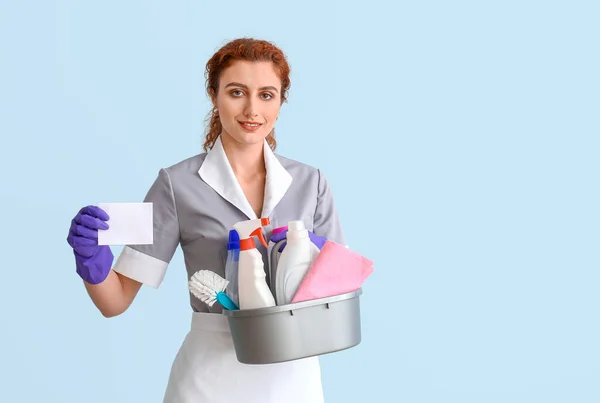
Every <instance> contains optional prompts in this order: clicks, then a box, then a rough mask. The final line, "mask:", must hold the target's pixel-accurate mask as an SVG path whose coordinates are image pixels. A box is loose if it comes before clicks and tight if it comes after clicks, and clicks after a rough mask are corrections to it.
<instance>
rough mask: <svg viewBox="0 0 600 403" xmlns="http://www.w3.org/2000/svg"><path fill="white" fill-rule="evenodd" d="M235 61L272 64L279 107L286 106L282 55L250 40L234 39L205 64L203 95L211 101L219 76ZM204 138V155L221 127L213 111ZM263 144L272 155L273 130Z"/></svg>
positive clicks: (286, 67) (268, 45)
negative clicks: (276, 81)
mask: <svg viewBox="0 0 600 403" xmlns="http://www.w3.org/2000/svg"><path fill="white" fill-rule="evenodd" d="M236 60H243V61H249V62H273V67H274V68H275V72H276V73H277V75H278V76H279V78H280V79H281V103H282V104H283V103H284V102H287V93H288V90H289V88H290V84H291V83H290V66H289V64H288V62H287V59H286V57H285V55H284V53H283V52H282V51H281V49H279V48H278V47H276V46H275V45H274V44H273V43H271V42H267V41H264V40H259V39H253V38H240V39H234V40H233V41H231V42H228V43H226V44H225V45H224V46H223V47H222V48H221V49H219V50H218V51H217V52H216V53H215V54H214V55H213V56H212V57H211V58H210V60H209V61H208V62H207V63H206V72H205V77H206V92H207V93H208V95H209V97H210V98H211V99H212V100H214V99H216V96H217V91H218V89H219V79H220V78H221V73H222V72H223V70H225V69H226V68H227V67H229V66H231V64H232V63H233V62H234V61H236ZM206 120H207V123H208V124H207V128H206V138H205V140H204V150H205V151H208V150H209V149H211V148H212V147H213V146H214V145H215V141H216V140H217V137H219V134H220V133H221V130H222V129H223V126H222V125H221V120H220V118H219V114H218V111H217V110H216V108H213V109H212V111H210V112H209V114H208V117H207V119H206ZM266 140H267V143H268V144H269V147H271V149H272V150H273V151H274V150H275V147H277V141H276V140H275V129H273V130H272V131H271V133H269V135H268V136H267V139H266Z"/></svg>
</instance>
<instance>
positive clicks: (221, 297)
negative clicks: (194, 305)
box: [188, 270, 239, 311]
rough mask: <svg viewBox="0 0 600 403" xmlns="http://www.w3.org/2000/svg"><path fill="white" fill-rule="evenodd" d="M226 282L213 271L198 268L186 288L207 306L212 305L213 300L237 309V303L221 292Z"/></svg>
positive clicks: (231, 308) (228, 307)
mask: <svg viewBox="0 0 600 403" xmlns="http://www.w3.org/2000/svg"><path fill="white" fill-rule="evenodd" d="M228 284H229V281H227V280H225V279H224V278H223V277H221V276H219V275H218V274H217V273H215V272H212V271H210V270H198V271H197V272H196V273H194V274H193V275H192V278H191V279H190V281H189V282H188V288H189V289H190V292H191V293H192V294H193V295H194V296H195V297H196V298H198V299H199V300H200V301H202V302H204V303H206V304H208V306H213V305H214V303H215V302H219V303H220V304H221V305H223V308H225V309H228V310H230V311H233V310H237V309H239V308H238V307H237V305H236V304H235V303H234V302H233V301H232V300H231V298H229V296H228V295H227V294H225V293H224V292H223V291H225V288H226V287H227V285H228Z"/></svg>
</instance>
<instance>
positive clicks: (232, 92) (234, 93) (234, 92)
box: [231, 90, 242, 97]
mask: <svg viewBox="0 0 600 403" xmlns="http://www.w3.org/2000/svg"><path fill="white" fill-rule="evenodd" d="M231 95H233V96H234V97H239V96H241V95H242V91H240V90H235V91H231Z"/></svg>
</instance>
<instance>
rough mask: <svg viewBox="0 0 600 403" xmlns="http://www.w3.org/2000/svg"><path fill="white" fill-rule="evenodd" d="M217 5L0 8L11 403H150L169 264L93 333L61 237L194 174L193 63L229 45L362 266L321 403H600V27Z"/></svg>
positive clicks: (546, 15) (565, 11)
mask: <svg viewBox="0 0 600 403" xmlns="http://www.w3.org/2000/svg"><path fill="white" fill-rule="evenodd" d="M216 3H218V2H201V1H186V2H177V1H169V2H167V1H163V2H158V1H103V2H93V1H87V2H85V1H79V2H78V1H70V2H69V1H37V2H34V1H19V2H17V1H2V2H0V4H1V5H0V58H1V60H0V134H1V139H2V140H1V141H2V143H1V147H0V164H1V165H0V168H1V175H2V176H1V179H2V182H1V183H2V186H1V187H0V189H1V203H2V208H1V210H0V211H1V213H2V220H1V222H2V231H1V245H2V250H3V254H2V256H3V268H2V291H1V292H0V323H1V329H2V330H1V332H0V379H2V382H0V383H1V384H2V387H0V401H2V402H11V403H17V402H36V401H45V402H61V403H67V402H78V403H79V402H86V403H94V402H109V401H110V402H115V403H117V402H145V403H152V402H160V401H161V400H162V395H163V391H164V387H165V385H166V381H167V377H168V373H169V370H170V365H171V363H172V360H173V358H174V355H175V354H176V352H177V350H178V348H179V346H180V343H181V342H182V340H183V337H184V335H185V333H186V331H187V329H188V326H189V318H190V308H189V305H188V292H187V288H186V282H185V270H184V268H183V259H182V255H181V252H180V250H178V252H177V254H176V255H175V258H174V260H173V261H172V264H171V266H170V269H169V271H168V273H167V276H166V279H165V281H164V283H163V285H162V286H161V288H160V289H159V290H158V291H155V290H152V289H149V288H143V289H142V291H141V292H140V294H139V296H138V298H137V299H136V301H135V302H134V304H133V306H132V307H131V308H130V309H129V310H128V311H127V312H126V313H125V314H123V315H122V316H119V317H116V318H112V319H105V318H103V317H102V316H101V315H100V313H99V312H98V311H97V310H96V309H95V307H94V306H93V304H92V302H91V301H90V299H89V298H88V296H87V294H86V292H85V289H84V287H83V285H82V284H81V281H80V279H79V277H77V275H76V274H75V268H74V261H73V256H72V253H71V250H70V248H69V246H68V245H67V243H66V241H65V238H66V236H67V230H68V227H69V223H70V220H71V218H72V217H73V215H74V214H75V213H76V212H77V210H78V209H79V208H80V207H81V206H83V205H87V204H93V203H99V202H107V201H111V202H116V201H139V200H141V199H142V198H143V196H144V195H145V193H146V191H147V189H148V187H149V186H150V184H151V183H152V181H153V180H154V178H155V177H156V174H157V172H158V170H159V169H160V168H161V167H165V166H169V165H171V164H173V163H175V162H177V161H179V160H181V159H184V158H187V157H188V156H191V155H194V154H196V153H198V152H200V145H201V142H202V138H203V130H204V126H203V123H204V118H205V116H206V113H207V112H208V110H209V104H208V101H207V98H206V95H205V92H204V75H203V73H204V64H205V63H206V61H207V60H208V58H209V57H210V56H211V55H212V54H213V52H214V51H215V50H216V49H217V48H218V47H220V46H221V45H222V44H223V43H224V42H225V41H226V40H229V39H233V38H235V37H238V36H244V35H250V36H254V37H257V38H264V39H268V40H272V41H274V42H275V43H276V44H277V45H279V46H281V47H282V48H283V50H284V51H285V52H286V53H287V55H288V57H289V59H290V62H291V65H292V70H293V72H292V90H291V96H290V99H289V104H286V105H284V107H283V111H282V115H281V117H280V119H279V121H278V124H277V132H278V139H279V148H278V152H279V153H281V154H283V155H285V156H287V157H291V158H295V159H299V160H301V161H304V162H306V163H309V164H312V165H314V166H318V167H320V168H322V169H323V170H324V171H325V172H326V174H327V176H328V177H329V179H330V181H331V184H332V186H333V190H334V192H335V195H336V199H337V201H338V206H339V211H340V215H341V217H342V220H343V223H344V229H345V232H346V234H347V238H348V242H349V243H350V246H351V248H352V249H354V250H356V251H358V252H360V253H362V254H363V255H365V256H367V257H368V258H370V259H372V260H373V261H374V262H375V269H376V271H375V273H374V274H373V275H372V276H371V277H370V278H369V279H368V280H367V283H366V284H365V289H364V291H365V294H364V295H363V297H362V309H363V342H362V343H361V344H360V346H358V347H357V348H354V349H351V350H348V351H345V352H341V353H338V354H333V355H329V356H326V357H323V358H322V366H323V378H324V388H325V394H326V401H327V402H328V403H336V402H339V403H346V402H364V401H374V400H375V399H378V400H379V401H384V402H411V403H417V402H460V403H466V402H474V403H475V402H477V403H479V402H511V403H514V402H578V403H583V402H598V401H600V383H599V382H598V381H599V379H600V363H599V362H600V348H599V347H598V343H599V340H600V327H599V326H598V307H599V302H600V299H599V291H598V289H599V286H600V284H599V283H600V276H599V274H598V267H599V263H600V257H599V248H598V244H599V242H600V234H599V226H600V225H599V224H600V214H599V213H598V206H599V204H600V192H599V190H598V174H599V172H600V157H599V152H600V140H599V135H600V121H599V111H600V96H599V94H600V80H599V74H598V72H599V71H600V59H599V53H598V40H599V38H600V28H599V24H598V21H599V18H600V9H599V7H598V6H597V4H598V3H597V2H593V1H588V2H584V1H550V2H548V1H493V2H492V1H487V2H482V1H455V2H444V1H437V2H435V1H420V2H407V1H404V2H399V3H396V4H397V5H396V6H392V5H391V4H392V2H391V1H389V2H388V1H363V2H361V3H355V4H354V5H352V4H351V2H342V1H338V2H326V1H318V2H317V1H313V2H308V3H307V2H303V3H304V4H301V3H302V2H293V3H294V4H292V3H291V2H281V1H277V2H276V1H254V2H248V1H245V2H241V1H238V2H232V1H228V2H224V4H223V5H216ZM118 252H120V248H115V254H118ZM282 403H284V402H282Z"/></svg>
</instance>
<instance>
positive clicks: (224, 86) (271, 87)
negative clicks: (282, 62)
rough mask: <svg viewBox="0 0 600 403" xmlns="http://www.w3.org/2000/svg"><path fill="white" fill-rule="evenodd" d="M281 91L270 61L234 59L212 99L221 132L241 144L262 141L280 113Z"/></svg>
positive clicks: (279, 82)
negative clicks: (217, 113)
mask: <svg viewBox="0 0 600 403" xmlns="http://www.w3.org/2000/svg"><path fill="white" fill-rule="evenodd" d="M280 91H281V80H280V79H279V77H278V76H277V74H276V73H275V69H274V68H273V63H272V62H246V61H236V62H234V63H233V64H232V65H231V66H229V67H228V68H227V69H225V70H224V71H223V72H222V73H221V77H220V80H219V90H218V91H217V97H216V100H213V102H214V103H215V104H216V107H217V109H218V111H219V117H220V119H221V124H222V126H223V135H224V136H228V137H230V139H231V140H234V141H235V142H237V143H240V144H245V145H251V144H258V143H260V144H262V143H263V142H264V139H265V138H266V137H267V136H268V135H269V133H271V130H273V126H274V125H275V121H276V120H277V116H278V115H279V109H280V108H281V94H280Z"/></svg>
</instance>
